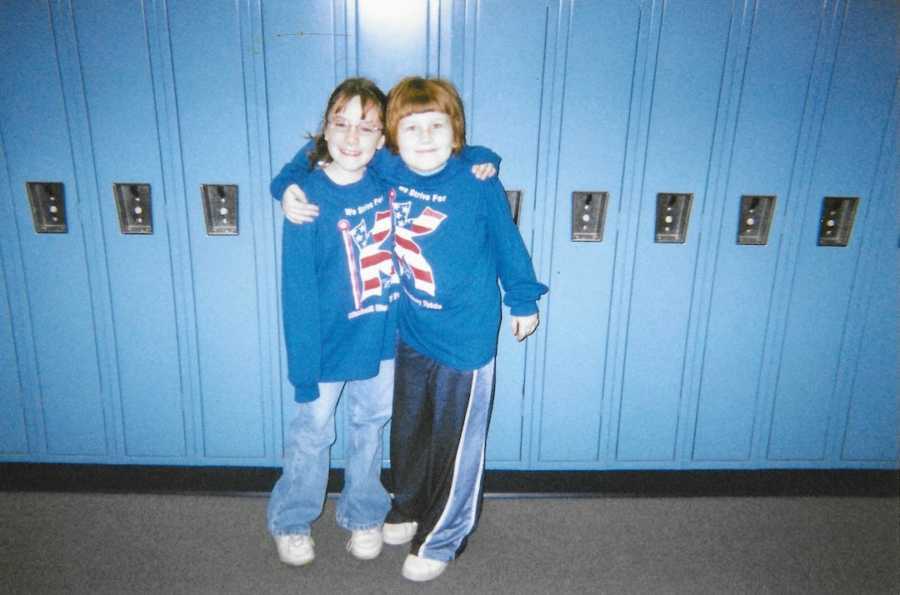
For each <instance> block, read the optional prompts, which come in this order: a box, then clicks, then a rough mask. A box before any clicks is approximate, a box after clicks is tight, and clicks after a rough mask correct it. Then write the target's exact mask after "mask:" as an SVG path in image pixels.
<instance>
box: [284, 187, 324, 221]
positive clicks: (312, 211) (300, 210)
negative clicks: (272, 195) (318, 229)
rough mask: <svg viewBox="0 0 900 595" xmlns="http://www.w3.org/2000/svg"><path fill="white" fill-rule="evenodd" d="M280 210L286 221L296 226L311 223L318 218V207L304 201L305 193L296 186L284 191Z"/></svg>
mask: <svg viewBox="0 0 900 595" xmlns="http://www.w3.org/2000/svg"><path fill="white" fill-rule="evenodd" d="M281 210H282V211H284V216H285V217H287V220H288V221H290V222H291V223H296V224H297V225H302V224H303V223H312V222H313V221H315V219H316V217H318V216H319V207H318V205H313V204H310V203H309V201H308V200H306V193H305V192H303V190H301V189H300V186H298V185H296V184H291V185H290V186H288V187H287V188H286V189H285V191H284V195H283V196H282V197H281Z"/></svg>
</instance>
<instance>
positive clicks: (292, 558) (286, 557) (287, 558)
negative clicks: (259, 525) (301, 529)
mask: <svg viewBox="0 0 900 595" xmlns="http://www.w3.org/2000/svg"><path fill="white" fill-rule="evenodd" d="M275 546H276V547H277V548H278V557H279V558H281V561H282V562H284V563H285V564H290V565H291V566H303V565H304V564H309V563H310V562H312V561H313V558H315V557H316V550H315V549H314V548H315V546H316V542H314V541H313V538H312V537H310V536H309V535H299V534H295V535H277V536H275Z"/></svg>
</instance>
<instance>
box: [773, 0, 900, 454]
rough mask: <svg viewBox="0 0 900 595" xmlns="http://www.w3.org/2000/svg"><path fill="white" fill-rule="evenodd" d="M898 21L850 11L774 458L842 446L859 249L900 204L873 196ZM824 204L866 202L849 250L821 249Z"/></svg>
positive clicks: (787, 347) (812, 207) (803, 258)
mask: <svg viewBox="0 0 900 595" xmlns="http://www.w3.org/2000/svg"><path fill="white" fill-rule="evenodd" d="M895 22H896V8H895V7H894V5H893V4H891V3H879V2H870V3H851V4H850V5H849V6H848V10H847V12H846V16H845V20H844V22H843V28H842V31H841V38H840V45H839V46H838V49H837V55H836V57H835V60H836V61H835V64H834V71H833V78H832V81H831V86H830V91H829V94H828V99H827V104H826V109H825V115H824V121H823V124H822V132H821V139H819V143H818V146H819V149H818V153H817V158H816V161H815V169H814V173H813V177H812V182H811V184H810V187H809V191H808V195H807V196H806V197H804V200H805V210H804V212H803V218H802V228H801V229H800V230H799V232H798V233H799V246H798V248H797V252H796V268H795V270H794V277H793V279H792V281H791V282H792V291H791V296H790V303H789V306H788V308H789V309H788V316H787V324H786V327H785V330H784V339H783V346H782V356H781V361H780V365H779V373H778V379H777V384H776V387H775V402H774V405H773V410H772V421H771V429H770V434H769V444H768V458H769V459H771V460H775V461H797V460H803V461H815V462H824V461H825V460H826V459H827V458H828V457H829V448H828V445H829V442H833V441H834V440H835V437H834V436H833V435H831V436H830V435H829V419H830V418H831V416H833V415H836V414H837V412H836V411H834V407H835V406H836V405H837V404H838V403H839V400H838V396H839V395H837V394H836V383H837V381H838V378H837V370H838V368H839V365H840V361H839V356H840V353H841V349H842V346H843V341H844V337H845V336H846V333H847V332H848V327H847V325H848V322H849V321H848V318H847V312H848V308H849V304H850V297H851V293H852V290H853V287H854V285H855V284H856V283H858V282H859V280H858V270H859V257H860V249H861V246H862V245H863V244H864V242H865V241H871V240H872V239H874V238H876V237H877V235H878V232H877V225H878V224H879V222H880V221H881V220H882V219H883V218H884V217H886V216H887V217H893V216H894V215H893V211H892V210H891V209H892V208H893V207H894V206H895V205H894V204H893V203H890V202H888V203H884V202H882V201H880V200H878V197H876V196H873V195H872V192H873V179H874V178H875V173H876V171H877V166H878V163H879V160H880V159H879V158H880V152H881V149H882V139H883V138H884V134H885V122H887V120H888V118H889V115H890V108H891V100H892V96H893V91H894V84H895V74H896V70H895V64H896V63H895V57H894V48H895V46H894V41H893V40H894V37H893V36H894V23H895ZM825 196H853V197H859V200H860V206H859V209H858V211H857V215H856V223H855V225H854V229H853V234H852V237H851V240H850V243H849V245H848V246H847V247H845V248H840V247H823V246H818V245H817V243H816V236H817V234H818V228H819V225H818V222H819V217H820V213H821V208H822V206H821V205H822V199H823V197H825ZM876 241H877V240H876ZM882 257H884V256H882ZM857 324H858V323H857ZM881 332H887V329H885V330H884V331H881ZM875 335H876V336H880V333H878V332H876V333H875ZM895 339H896V338H895ZM884 409H885V408H883V406H882V408H880V410H881V412H882V413H883V414H885V415H887V414H890V413H891V412H889V411H885V410H884ZM881 432H884V429H882V430H881ZM832 434H833V432H832Z"/></svg>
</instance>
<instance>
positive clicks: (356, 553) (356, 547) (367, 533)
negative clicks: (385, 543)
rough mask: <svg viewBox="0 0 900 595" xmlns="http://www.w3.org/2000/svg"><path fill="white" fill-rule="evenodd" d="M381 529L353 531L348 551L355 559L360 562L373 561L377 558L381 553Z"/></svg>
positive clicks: (348, 543)
mask: <svg viewBox="0 0 900 595" xmlns="http://www.w3.org/2000/svg"><path fill="white" fill-rule="evenodd" d="M381 544H382V541H381V527H373V528H372V529H362V530H360V531H353V532H352V533H351V534H350V541H348V542H347V551H348V552H350V553H351V554H353V557H354V558H359V559H360V560H371V559H372V558H377V557H378V554H380V553H381Z"/></svg>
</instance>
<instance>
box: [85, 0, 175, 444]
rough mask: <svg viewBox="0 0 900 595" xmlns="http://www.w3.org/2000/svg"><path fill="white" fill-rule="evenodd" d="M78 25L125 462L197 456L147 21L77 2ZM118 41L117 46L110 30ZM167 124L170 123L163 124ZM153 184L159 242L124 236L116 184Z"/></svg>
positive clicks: (132, 12) (130, 11) (140, 14)
mask: <svg viewBox="0 0 900 595" xmlns="http://www.w3.org/2000/svg"><path fill="white" fill-rule="evenodd" d="M73 8H74V22H75V26H76V29H77V31H78V38H79V48H78V49H79V57H80V61H81V67H82V70H81V74H82V77H83V84H84V90H85V98H86V103H87V112H88V118H89V119H90V125H91V135H92V140H93V143H92V148H93V165H94V167H95V169H96V187H97V193H98V195H97V196H96V197H91V200H93V201H95V204H96V205H97V208H98V209H99V211H100V215H101V218H102V235H101V237H100V238H98V240H99V241H102V242H103V245H104V246H105V251H106V263H105V264H106V267H107V274H108V275H109V291H110V296H111V307H112V317H113V320H114V321H115V331H114V334H115V347H116V351H115V355H116V357H115V359H114V361H113V362H110V364H111V365H112V366H114V370H115V374H116V377H117V378H118V383H117V386H116V390H115V393H117V397H118V400H119V408H120V409H121V424H122V428H121V432H122V434H123V436H124V440H123V454H125V455H126V456H128V457H164V458H163V459H162V460H166V459H165V458H167V457H179V458H183V457H185V456H186V455H187V444H186V427H185V420H184V412H185V409H186V407H185V404H186V403H185V402H184V399H185V395H183V393H182V384H181V374H180V372H181V365H180V361H179V356H180V355H186V354H185V353H184V352H185V346H184V345H183V344H181V343H179V339H178V332H177V331H178V329H177V316H176V295H175V292H176V286H175V282H174V271H173V256H172V250H171V247H172V244H173V243H175V242H177V241H178V238H177V236H176V237H174V238H173V236H172V232H171V230H170V226H169V221H170V219H172V216H177V215H178V210H177V209H172V211H171V213H170V212H169V210H168V209H167V207H168V206H170V205H172V206H174V205H176V204H178V203H179V202H180V200H178V199H177V198H176V197H172V196H167V193H166V188H165V185H164V183H163V176H162V164H161V160H160V138H159V134H158V128H159V126H160V124H161V123H160V122H159V121H158V120H157V114H158V113H159V112H158V110H157V102H158V99H159V98H158V97H157V96H156V95H155V94H154V87H153V78H152V72H151V55H150V44H149V40H148V36H147V33H148V30H149V29H150V28H149V26H148V23H147V21H146V16H147V13H145V12H144V11H142V10H141V7H140V6H139V5H137V4H134V3H131V4H129V3H117V2H108V3H106V4H105V5H103V6H102V8H101V7H100V6H98V5H95V6H88V5H85V4H75V5H74V6H73ZM110 31H114V32H117V33H118V36H117V38H116V42H115V43H110V38H109V32H110ZM162 124H164V123H162ZM125 182H136V183H145V184H149V185H150V191H151V201H152V203H151V205H152V206H151V213H152V219H153V221H152V223H153V233H152V235H125V234H123V233H122V232H121V231H120V229H119V221H118V217H117V212H116V207H115V204H114V202H113V201H114V197H113V184H116V183H125Z"/></svg>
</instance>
